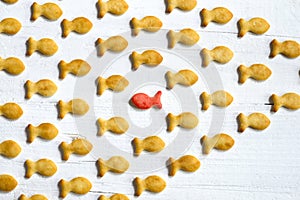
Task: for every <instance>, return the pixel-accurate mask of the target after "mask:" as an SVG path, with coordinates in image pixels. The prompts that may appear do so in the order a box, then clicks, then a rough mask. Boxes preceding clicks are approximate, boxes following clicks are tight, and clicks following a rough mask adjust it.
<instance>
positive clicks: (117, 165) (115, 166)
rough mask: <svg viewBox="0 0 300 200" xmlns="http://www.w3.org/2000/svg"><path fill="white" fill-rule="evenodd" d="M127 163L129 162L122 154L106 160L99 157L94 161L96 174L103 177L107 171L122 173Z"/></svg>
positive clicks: (126, 167)
mask: <svg viewBox="0 0 300 200" xmlns="http://www.w3.org/2000/svg"><path fill="white" fill-rule="evenodd" d="M129 165H130V164H129V162H128V161H127V160H126V159H125V158H124V157H122V156H112V157H111V158H109V159H108V160H103V159H101V158H99V159H98V160H97V162H96V166H97V169H98V176H100V177H103V176H104V175H105V174H106V172H108V171H110V172H113V173H117V174H122V173H124V172H126V171H127V169H128V168H129Z"/></svg>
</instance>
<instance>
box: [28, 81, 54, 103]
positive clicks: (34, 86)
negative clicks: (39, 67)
mask: <svg viewBox="0 0 300 200" xmlns="http://www.w3.org/2000/svg"><path fill="white" fill-rule="evenodd" d="M24 87H25V98H26V99H30V98H31V97H32V96H33V95H34V94H39V95H41V96H44V97H51V96H53V95H54V94H55V93H56V91H57V86H56V85H55V83H53V82H52V81H51V80H49V79H42V80H39V81H37V82H32V81H30V80H28V81H26V83H25V85H24Z"/></svg>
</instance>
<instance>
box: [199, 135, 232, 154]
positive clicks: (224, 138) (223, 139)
mask: <svg viewBox="0 0 300 200" xmlns="http://www.w3.org/2000/svg"><path fill="white" fill-rule="evenodd" d="M201 144H202V152H203V153H204V154H209V153H210V151H211V150H212V149H217V150H221V151H227V150H229V149H231V147H232V146H233V145H234V139H233V138H232V137H231V136H230V135H227V134H225V133H219V134H216V135H214V136H213V137H208V136H206V135H204V136H203V137H202V138H201Z"/></svg>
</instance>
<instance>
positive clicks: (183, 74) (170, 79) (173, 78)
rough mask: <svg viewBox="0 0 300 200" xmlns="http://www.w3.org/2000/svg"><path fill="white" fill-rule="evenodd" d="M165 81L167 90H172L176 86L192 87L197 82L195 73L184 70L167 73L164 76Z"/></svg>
mask: <svg viewBox="0 0 300 200" xmlns="http://www.w3.org/2000/svg"><path fill="white" fill-rule="evenodd" d="M165 77H166V81H167V89H172V88H173V87H174V86H175V85H176V84H179V85H183V86H192V85H194V84H195V83H196V82H197V81H198V76H197V74H196V73H195V72H193V71H191V70H188V69H184V70H180V71H178V72H176V73H172V72H171V71H168V72H167V73H166V74H165Z"/></svg>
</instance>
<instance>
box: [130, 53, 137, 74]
mask: <svg viewBox="0 0 300 200" xmlns="http://www.w3.org/2000/svg"><path fill="white" fill-rule="evenodd" d="M128 58H129V61H130V63H131V70H132V71H136V69H135V68H134V66H133V65H134V60H133V56H132V54H130V55H129V57H128Z"/></svg>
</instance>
